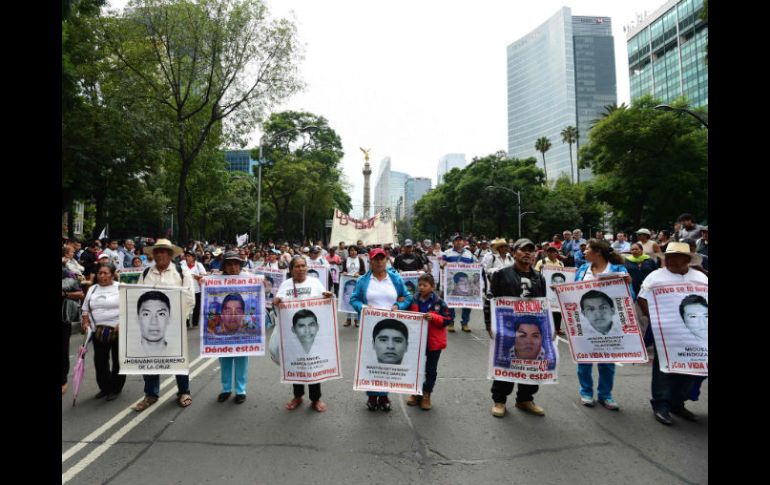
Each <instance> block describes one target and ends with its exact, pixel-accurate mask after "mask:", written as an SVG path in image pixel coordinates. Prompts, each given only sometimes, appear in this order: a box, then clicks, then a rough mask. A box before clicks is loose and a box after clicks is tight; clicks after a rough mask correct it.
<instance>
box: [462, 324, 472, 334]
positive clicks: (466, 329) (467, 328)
mask: <svg viewBox="0 0 770 485" xmlns="http://www.w3.org/2000/svg"><path fill="white" fill-rule="evenodd" d="M470 331H471V327H469V326H468V325H463V332H468V333H470Z"/></svg>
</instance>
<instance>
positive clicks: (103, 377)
mask: <svg viewBox="0 0 770 485" xmlns="http://www.w3.org/2000/svg"><path fill="white" fill-rule="evenodd" d="M115 271H116V268H115V265H113V264H112V263H100V264H99V266H97V268H96V282H97V283H98V284H96V285H93V286H91V288H90V289H89V290H88V294H86V298H85V300H84V301H83V330H84V331H85V330H86V328H87V327H89V326H90V327H91V329H92V330H94V339H93V340H94V368H95V369H96V383H97V384H98V386H99V393H98V394H97V395H96V396H94V397H95V399H101V398H103V397H107V400H108V401H112V400H113V399H115V398H117V397H118V394H120V391H122V390H123V385H124V384H125V383H126V376H125V375H120V360H119V358H118V326H119V321H120V296H119V294H118V287H119V285H120V283H118V282H117V281H115ZM110 354H111V356H112V369H110Z"/></svg>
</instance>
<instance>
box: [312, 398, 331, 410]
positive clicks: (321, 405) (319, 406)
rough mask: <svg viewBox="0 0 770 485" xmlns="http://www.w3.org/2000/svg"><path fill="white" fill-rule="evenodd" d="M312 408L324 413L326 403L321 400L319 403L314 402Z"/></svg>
mask: <svg viewBox="0 0 770 485" xmlns="http://www.w3.org/2000/svg"><path fill="white" fill-rule="evenodd" d="M311 407H312V408H313V409H315V410H316V411H318V412H319V413H322V412H324V411H326V409H327V408H326V403H325V402H323V401H321V400H320V399H319V400H317V401H313V404H311Z"/></svg>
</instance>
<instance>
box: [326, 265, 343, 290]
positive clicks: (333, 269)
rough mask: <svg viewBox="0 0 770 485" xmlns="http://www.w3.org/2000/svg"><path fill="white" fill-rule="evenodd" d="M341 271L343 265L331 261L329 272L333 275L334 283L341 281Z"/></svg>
mask: <svg viewBox="0 0 770 485" xmlns="http://www.w3.org/2000/svg"><path fill="white" fill-rule="evenodd" d="M341 272H342V267H341V266H340V265H339V264H331V263H329V274H330V275H331V277H332V283H334V284H335V285H336V284H337V283H339V282H340V273H341Z"/></svg>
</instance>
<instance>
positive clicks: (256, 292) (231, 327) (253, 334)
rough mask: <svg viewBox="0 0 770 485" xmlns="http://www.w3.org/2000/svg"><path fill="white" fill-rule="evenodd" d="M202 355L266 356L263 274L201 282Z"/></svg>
mask: <svg viewBox="0 0 770 485" xmlns="http://www.w3.org/2000/svg"><path fill="white" fill-rule="evenodd" d="M199 326H200V329H201V330H200V331H201V343H200V349H201V352H200V353H201V355H202V356H204V357H238V356H241V355H265V290H264V279H263V277H262V275H251V274H250V275H239V276H206V277H204V278H203V279H202V280H201V312H200V325H199Z"/></svg>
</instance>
